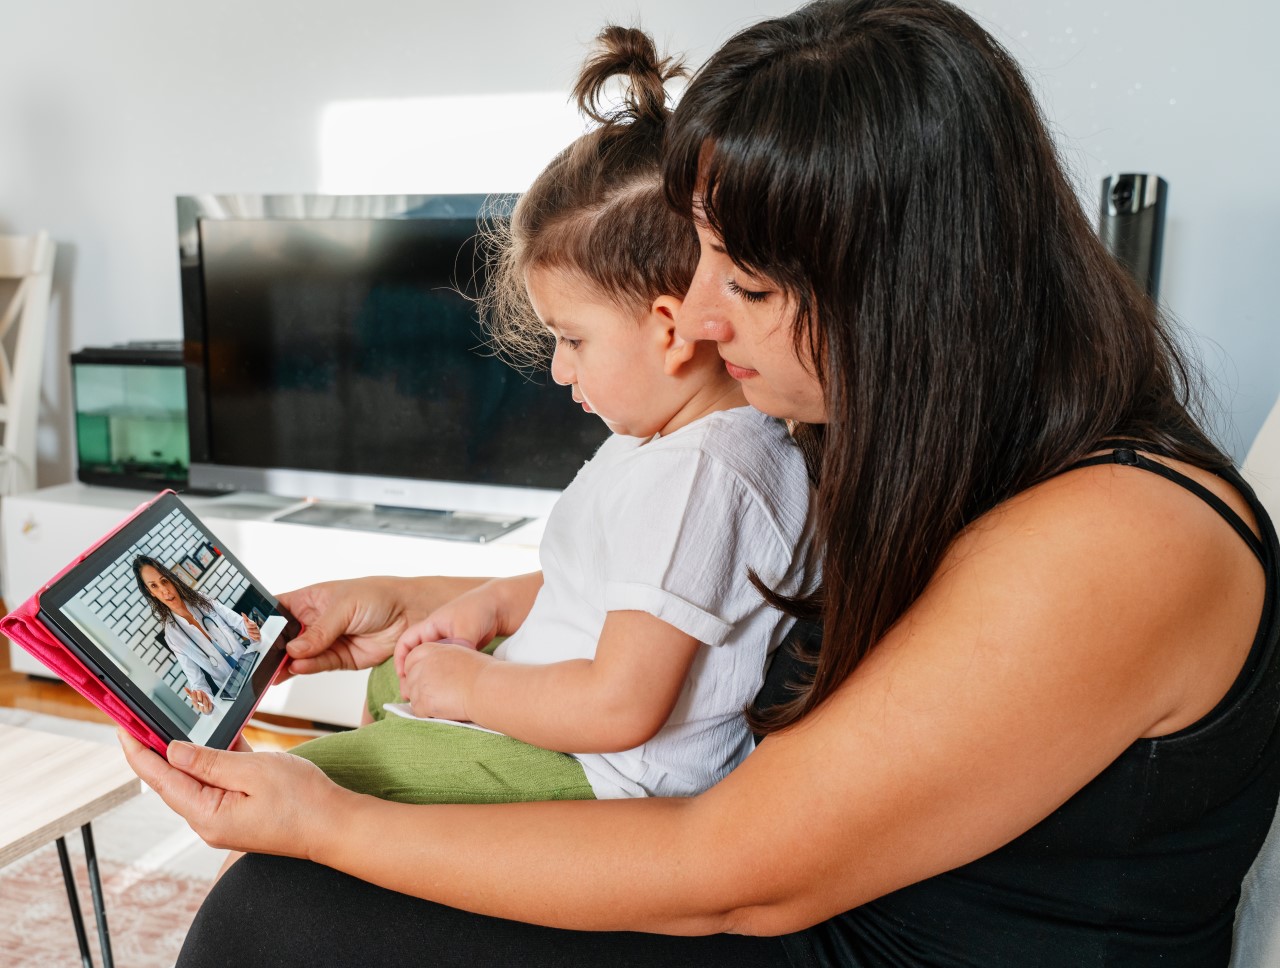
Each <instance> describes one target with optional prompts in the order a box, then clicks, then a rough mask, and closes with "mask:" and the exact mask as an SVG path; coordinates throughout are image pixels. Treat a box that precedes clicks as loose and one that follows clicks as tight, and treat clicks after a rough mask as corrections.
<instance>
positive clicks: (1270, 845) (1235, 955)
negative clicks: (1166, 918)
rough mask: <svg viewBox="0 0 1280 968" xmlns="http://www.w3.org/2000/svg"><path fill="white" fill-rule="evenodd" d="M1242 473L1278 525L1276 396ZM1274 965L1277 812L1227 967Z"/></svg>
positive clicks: (1278, 953) (1279, 889)
mask: <svg viewBox="0 0 1280 968" xmlns="http://www.w3.org/2000/svg"><path fill="white" fill-rule="evenodd" d="M1241 473H1242V474H1243V476H1244V479H1245V480H1246V481H1248V482H1249V486H1250V487H1252V488H1253V489H1254V491H1255V492H1256V493H1257V495H1258V500H1260V501H1261V502H1262V505H1263V507H1265V508H1266V509H1267V512H1268V513H1269V514H1270V515H1271V519H1272V520H1273V521H1274V522H1276V523H1277V524H1278V525H1280V401H1277V403H1276V405H1275V406H1274V407H1273V408H1272V410H1271V413H1270V414H1269V415H1268V416H1267V419H1266V420H1265V421H1264V422H1263V424H1262V429H1261V430H1260V431H1258V436H1257V438H1256V439H1255V440H1254V442H1253V446H1252V447H1250V448H1249V455H1248V456H1247V457H1246V458H1245V461H1244V466H1243V467H1242V468H1241ZM1276 965H1280V812H1278V813H1277V819H1276V821H1275V822H1273V823H1272V824H1271V832H1270V833H1269V834H1268V835H1267V839H1266V842H1265V843H1264V844H1263V845H1262V852H1261V853H1259V854H1258V859H1257V860H1256V861H1254V864H1253V867H1251V868H1250V869H1249V873H1248V875H1247V876H1246V877H1245V880H1244V888H1243V890H1242V891H1241V895H1240V906H1239V908H1237V909H1236V930H1235V943H1234V944H1233V945H1232V951H1231V968H1275V966H1276Z"/></svg>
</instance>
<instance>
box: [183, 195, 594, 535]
mask: <svg viewBox="0 0 1280 968" xmlns="http://www.w3.org/2000/svg"><path fill="white" fill-rule="evenodd" d="M507 202H508V204H509V202H510V199H508V200H507ZM485 204H486V198H485V196H479V195H435V196H427V195H422V196H405V195H395V196H383V195H361V196H351V195H348V196H326V195H194V196H183V197H179V198H178V200H177V208H178V246H179V255H180V260H181V282H182V305H183V323H184V347H183V356H184V363H185V366H186V369H187V388H188V423H189V430H190V458H191V464H190V483H191V486H192V488H198V489H203V490H215V491H217V490H250V491H262V492H266V493H269V494H276V495H281V496H285V497H297V498H303V497H311V498H317V499H321V500H326V499H327V500H330V501H348V502H358V503H364V504H370V505H385V506H391V507H401V508H405V507H407V508H420V509H433V510H447V511H466V512H479V513H494V514H517V515H525V516H540V515H542V514H545V513H546V511H547V510H549V508H550V506H551V504H552V503H553V502H554V500H555V497H556V495H557V494H558V492H559V491H560V490H561V489H562V488H563V487H564V486H565V485H567V484H568V483H569V481H570V480H571V479H572V478H573V475H574V474H575V473H576V472H577V470H578V468H579V467H580V466H581V465H582V463H583V461H585V460H586V459H588V458H589V457H590V456H591V455H592V453H594V451H595V449H596V447H598V446H599V444H600V443H601V441H602V440H603V439H604V438H605V437H606V436H607V433H608V431H607V429H606V428H605V426H604V424H603V423H602V422H601V421H600V420H599V418H597V417H594V416H591V415H589V414H586V413H584V412H583V411H582V410H581V408H580V407H579V406H578V405H577V404H575V403H574V402H573V400H572V399H571V396H570V393H569V390H568V388H566V387H560V386H556V385H555V384H554V383H553V382H552V381H551V380H550V377H549V375H548V374H547V373H545V372H542V373H533V374H531V373H525V372H520V371H517V370H515V369H513V368H511V367H510V366H508V365H507V364H506V363H504V362H503V361H502V360H501V359H499V358H497V357H496V356H495V355H494V354H493V352H492V350H491V349H489V348H488V346H487V344H486V340H485V337H484V334H483V332H482V331H481V328H480V323H479V319H478V316H477V312H476V308H475V306H474V304H473V303H472V302H471V300H470V298H469V297H471V296H474V295H475V293H476V291H477V288H478V286H479V285H481V284H482V282H483V266H482V265H481V264H480V262H481V261H482V260H480V259H479V258H478V257H477V244H476V236H477V230H478V225H479V222H478V219H479V218H480V216H481V212H482V210H483V207H484V206H485ZM493 211H498V212H501V211H502V208H501V207H498V208H496V209H495V208H494V207H493V203H492V202H490V209H489V213H488V214H489V215H490V216H491V215H492V213H493Z"/></svg>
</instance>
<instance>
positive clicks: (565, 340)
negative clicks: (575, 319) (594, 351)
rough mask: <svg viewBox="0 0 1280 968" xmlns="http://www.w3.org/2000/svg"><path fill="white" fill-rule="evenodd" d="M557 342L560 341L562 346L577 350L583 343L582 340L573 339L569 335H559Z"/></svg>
mask: <svg viewBox="0 0 1280 968" xmlns="http://www.w3.org/2000/svg"><path fill="white" fill-rule="evenodd" d="M556 342H557V343H559V344H560V345H561V346H564V347H567V348H569V349H571V350H576V349H577V348H578V347H579V346H581V345H582V340H580V339H573V338H571V337H569V336H557V337H556Z"/></svg>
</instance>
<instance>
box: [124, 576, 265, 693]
mask: <svg viewBox="0 0 1280 968" xmlns="http://www.w3.org/2000/svg"><path fill="white" fill-rule="evenodd" d="M133 577H134V579H135V580H136V581H137V583H138V589H139V590H140V591H141V592H142V595H143V597H144V598H146V600H147V604H148V605H150V606H151V614H152V615H154V616H155V617H156V621H158V622H159V623H160V627H161V628H162V629H164V644H165V645H167V646H168V647H169V651H170V652H172V653H173V657H174V658H175V659H177V661H178V665H179V666H180V667H181V668H182V674H183V675H185V676H186V677H187V685H186V686H184V687H183V691H184V692H185V693H186V694H187V696H188V698H189V699H190V700H191V705H192V707H193V708H194V709H195V711H196V712H198V713H200V714H201V715H206V716H207V715H209V714H210V713H212V712H213V698H212V697H211V696H210V695H209V693H210V692H213V693H214V694H217V693H218V692H220V691H221V690H222V687H223V686H225V685H226V684H227V680H228V679H230V678H231V674H232V673H233V672H234V671H235V669H236V666H237V665H238V663H239V661H240V659H241V658H242V657H243V656H244V655H245V654H246V653H248V652H250V651H252V648H253V643H254V642H257V641H259V640H260V639H261V638H262V633H261V631H260V630H259V628H258V626H257V625H256V624H255V623H254V622H253V621H252V620H251V619H250V618H249V616H247V615H237V614H236V613H235V612H233V611H232V610H231V609H229V608H227V606H225V605H223V604H222V603H221V602H218V601H214V600H213V599H209V598H205V596H203V595H201V594H200V593H199V592H198V591H196V590H195V589H194V588H192V587H191V586H189V585H187V584H186V582H183V581H180V580H179V579H178V578H177V576H175V575H174V573H173V572H172V571H170V570H169V569H168V568H166V567H165V566H164V565H162V564H161V563H160V562H159V561H157V560H156V559H155V558H151V557H149V556H147V555H138V556H137V557H136V558H134V559H133Z"/></svg>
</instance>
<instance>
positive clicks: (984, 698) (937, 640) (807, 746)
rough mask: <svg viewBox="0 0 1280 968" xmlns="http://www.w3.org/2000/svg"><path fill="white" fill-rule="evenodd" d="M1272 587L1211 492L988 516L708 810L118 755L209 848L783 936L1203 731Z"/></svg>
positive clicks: (1083, 480)
mask: <svg viewBox="0 0 1280 968" xmlns="http://www.w3.org/2000/svg"><path fill="white" fill-rule="evenodd" d="M1193 476H1197V477H1198V479H1200V480H1202V482H1205V483H1206V484H1208V485H1209V486H1211V487H1214V488H1216V489H1217V490H1218V491H1219V493H1221V494H1222V495H1223V496H1224V497H1225V498H1226V499H1227V500H1228V501H1229V502H1230V503H1232V504H1233V505H1234V506H1236V507H1237V509H1240V508H1242V506H1243V505H1242V503H1241V502H1240V500H1239V497H1238V495H1235V494H1234V492H1231V491H1230V490H1229V489H1227V490H1225V491H1224V490H1223V489H1222V488H1221V486H1220V484H1218V483H1214V482H1213V481H1212V479H1211V478H1208V477H1207V476H1206V475H1195V474H1193ZM1245 514H1246V520H1248V514H1247V509H1245ZM1263 592H1264V582H1263V576H1262V575H1261V573H1260V570H1259V568H1258V565H1257V561H1256V560H1255V559H1254V558H1253V556H1252V554H1251V553H1250V552H1249V551H1248V550H1247V548H1245V546H1244V545H1243V543H1241V542H1240V540H1239V538H1238V536H1236V535H1235V534H1234V533H1233V532H1232V531H1231V529H1230V528H1227V527H1225V526H1224V525H1223V523H1222V521H1221V519H1219V518H1218V517H1217V516H1216V515H1215V514H1214V513H1213V512H1212V511H1211V510H1209V509H1208V508H1207V507H1205V505H1204V504H1203V503H1201V502H1200V501H1199V499H1197V498H1195V497H1194V496H1193V495H1189V494H1186V493H1185V492H1183V491H1182V490H1181V489H1180V488H1177V487H1173V486H1170V485H1169V484H1168V482H1166V481H1163V480H1162V479H1160V478H1157V477H1156V476H1155V475H1148V474H1141V473H1139V472H1136V471H1129V470H1126V469H1117V468H1114V467H1109V466H1108V467H1101V468H1091V469H1089V470H1085V471H1078V472H1075V473H1073V474H1069V475H1064V476H1063V477H1060V478H1057V479H1054V480H1053V481H1050V482H1048V483H1047V484H1045V485H1042V486H1041V487H1039V488H1036V489H1034V490H1033V491H1031V492H1028V493H1027V494H1024V495H1022V496H1020V497H1019V498H1017V499H1015V500H1013V501H1010V502H1008V503H1007V504H1006V505H1005V506H1003V507H1001V508H999V509H997V510H996V511H995V512H993V513H991V514H990V515H988V516H987V517H985V518H984V519H983V520H981V521H979V522H978V523H977V524H976V525H975V526H974V527H972V528H971V529H970V530H969V531H968V532H967V533H966V534H965V535H963V536H962V537H961V538H960V539H959V540H958V541H957V542H956V543H955V545H954V547H953V548H952V549H951V552H950V553H949V555H948V557H947V559H946V562H945V563H944V566H943V568H942V569H941V570H940V572H939V574H938V575H937V576H936V577H935V578H934V580H933V581H932V582H931V583H930V585H929V586H928V587H927V589H926V590H925V592H924V594H923V595H922V597H921V598H920V600H919V601H918V602H917V604H916V605H915V606H914V607H913V608H912V609H911V610H910V611H909V613H908V614H907V615H906V616H904V617H903V619H902V620H901V621H900V622H899V623H898V624H897V625H896V626H895V627H894V629H893V630H892V631H891V632H890V634H889V635H887V636H886V637H885V639H884V641H883V642H881V643H880V645H879V646H877V648H876V649H875V650H874V651H873V653H872V654H871V656H870V657H869V658H868V659H867V661H865V662H864V663H863V664H862V665H861V666H859V668H858V669H857V671H856V672H855V673H854V674H853V675H852V676H851V677H850V679H849V680H848V681H847V683H846V684H845V685H844V686H843V687H842V688H841V689H840V690H839V691H838V692H837V693H836V694H835V695H834V696H832V698H831V699H830V700H829V701H828V702H826V703H825V704H824V705H823V706H822V707H821V708H819V709H818V710H816V711H815V712H813V713H812V714H810V715H809V716H808V717H807V718H806V719H805V720H804V721H803V722H801V723H799V724H797V725H796V726H794V727H792V728H791V729H789V730H787V731H786V732H785V733H781V734H775V735H773V736H771V737H770V738H768V739H767V740H765V741H764V743H763V744H762V745H761V746H760V747H759V748H758V749H757V750H756V751H755V752H754V753H753V754H752V755H751V756H749V757H748V758H747V760H746V761H745V762H744V763H743V764H742V765H741V766H740V767H738V769H737V770H735V771H734V772H733V773H732V774H731V775H730V776H729V777H728V778H727V779H726V780H724V781H723V782H721V783H720V784H719V785H717V786H716V787H714V788H713V789H712V790H710V791H708V792H707V793H705V794H703V795H701V796H699V797H697V798H693V799H690V800H640V801H610V802H603V803H597V802H586V803H540V804H512V805H500V806H439V807H415V806H406V805H402V804H394V803H386V802H382V801H377V800H374V799H372V798H366V797H360V796H358V795H356V794H352V793H349V792H346V791H343V790H341V789H339V788H338V787H336V786H333V785H332V784H330V783H328V781H327V780H325V779H324V778H323V776H322V775H321V774H319V772H318V770H314V769H308V766H309V764H302V763H301V761H299V760H297V758H289V757H283V758H280V759H276V758H268V757H267V756H264V755H262V754H231V753H225V752H221V751H212V750H204V749H197V748H192V747H187V746H181V745H174V746H171V747H170V750H171V753H170V756H171V757H172V759H173V761H174V762H175V763H181V764H182V766H183V769H184V770H186V771H188V772H180V771H178V770H174V769H171V768H170V767H168V766H166V765H165V763H164V762H163V761H162V760H161V759H160V758H159V757H158V756H156V755H155V754H154V753H151V752H150V751H147V750H145V749H142V748H141V747H140V746H138V745H137V744H136V743H132V744H126V746H127V748H128V752H129V756H130V760H131V762H132V763H133V764H134V767H135V769H137V770H138V772H139V774H140V775H141V776H142V777H143V778H144V779H145V780H147V781H148V782H149V783H150V784H151V785H152V786H154V787H155V788H156V789H157V790H158V791H159V792H160V793H161V796H162V797H164V799H165V800H166V802H168V803H169V804H170V805H171V806H173V807H174V808H175V809H177V810H178V811H179V812H180V813H182V814H183V815H184V816H186V817H187V818H188V819H189V820H190V821H191V823H192V825H193V827H194V828H195V829H196V831H197V832H198V833H200V834H201V836H203V837H205V838H206V839H207V840H209V841H210V842H211V843H214V844H215V845H219V846H229V847H235V848H240V849H246V848H247V849H250V850H258V851H264V852H272V853H285V854H290V855H294V856H303V857H310V858H312V859H314V860H317V861H319V862H321V863H325V864H328V865H330V866H333V867H335V868H337V869H339V870H343V871H346V872H348V873H351V874H354V875H355V876H358V877H361V878H364V879H366V880H369V881H372V882H374V883H377V884H381V885H383V886H386V887H389V888H392V889H395V890H399V891H403V892H406V893H411V894H416V895H420V896H422V897H426V898H430V899H432V900H436V901H440V902H443V903H446V904H451V905H453V906H455V907H460V908H464V909H466V910H470V911H477V912H481V913H485V914H490V915H496V916H499V917H506V918H515V919H519V920H525V921H533V922H537V923H542V924H548V925H556V926H560V927H569V928H587V929H632V930H642V931H662V932H669V933H677V934H700V933H709V932H715V931H736V932H743V933H751V934H773V933H781V932H784V931H790V930H794V929H798V928H801V927H803V926H806V925H809V924H813V923H816V922H817V921H819V920H821V919H823V918H825V917H828V916H830V915H833V914H836V913H838V912H840V911H843V910H847V909H849V908H851V907H855V906H857V905H859V904H861V903H864V902H866V901H868V900H870V899H872V898H875V897H878V896H880V895H882V894H885V893H887V892H889V891H892V890H895V889H897V888H899V887H902V886H904V885H906V884H910V883H912V882H915V881H918V880H920V879H923V878H926V877H928V876H931V875H933V874H936V873H939V872H941V871H944V870H948V869H950V868H953V867H956V866H958V865H961V864H964V863H966V862H968V861H970V860H973V859H975V858H977V857H980V856H982V855H984V854H986V853H989V852H990V851H992V850H994V849H996V848H998V847H999V846H1001V845H1003V844H1005V843H1007V842H1008V841H1009V840H1010V839H1012V838H1014V837H1016V836H1017V835H1018V834H1020V833H1022V832H1023V831H1025V830H1027V829H1029V828H1030V827H1031V826H1033V825H1034V824H1035V823H1037V822H1038V821H1039V820H1041V819H1042V818H1044V817H1045V816H1047V815H1048V814H1049V813H1051V812H1052V811H1053V810H1054V809H1056V808H1057V807H1058V806H1059V805H1061V804H1062V803H1063V802H1064V801H1065V800H1067V799H1068V798H1069V797H1070V796H1071V795H1072V794H1074V793H1075V792H1076V791H1078V790H1079V789H1080V788H1081V787H1083V786H1084V785H1085V784H1086V783H1088V782H1089V780H1090V779H1092V778H1093V777H1094V776H1096V775H1097V774H1098V773H1099V772H1101V771H1102V770H1103V769H1104V768H1105V767H1106V766H1107V765H1108V764H1109V763H1111V762H1112V761H1113V760H1114V759H1115V758H1116V757H1117V756H1118V755H1119V754H1120V753H1121V752H1122V751H1123V750H1124V749H1125V748H1126V747H1127V746H1129V745H1130V744H1131V743H1132V742H1134V741H1135V740H1136V739H1138V738H1139V737H1142V736H1155V735H1162V734H1165V733H1168V732H1172V731H1175V730H1177V729H1179V728H1182V727H1184V726H1186V725H1189V724H1191V723H1193V722H1195V721H1196V720H1197V719H1198V718H1200V717H1201V716H1203V715H1204V714H1205V713H1207V712H1208V711H1209V710H1210V709H1212V707H1213V706H1214V705H1215V704H1216V703H1217V701H1218V700H1219V699H1220V698H1221V696H1222V695H1223V694H1224V693H1225V691H1226V690H1227V688H1228V687H1229V685H1230V683H1231V681H1232V680H1233V678H1234V677H1235V675H1236V674H1237V673H1238V671H1239V669H1240V667H1241V664H1242V662H1243V660H1244V657H1245V655H1246V654H1247V652H1248V648H1249V645H1250V643H1251V641H1252V638H1253V634H1254V631H1255V627H1256V624H1257V621H1258V616H1259V614H1260V610H1261V602H1262V598H1263ZM826 647H828V648H830V647H832V645H831V643H827V645H826ZM187 756H190V757H192V760H191V761H189V762H183V758H184V757H187ZM290 759H292V760H294V762H293V763H289V762H287V761H288V760H290ZM193 777H198V778H199V780H196V779H194V778H193ZM209 784H212V785H209ZM227 790H232V791H243V792H235V793H227V792H226V791H227ZM302 805H305V806H302ZM388 844H394V845H395V848H394V850H391V849H388V847H387V845H388Z"/></svg>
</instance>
